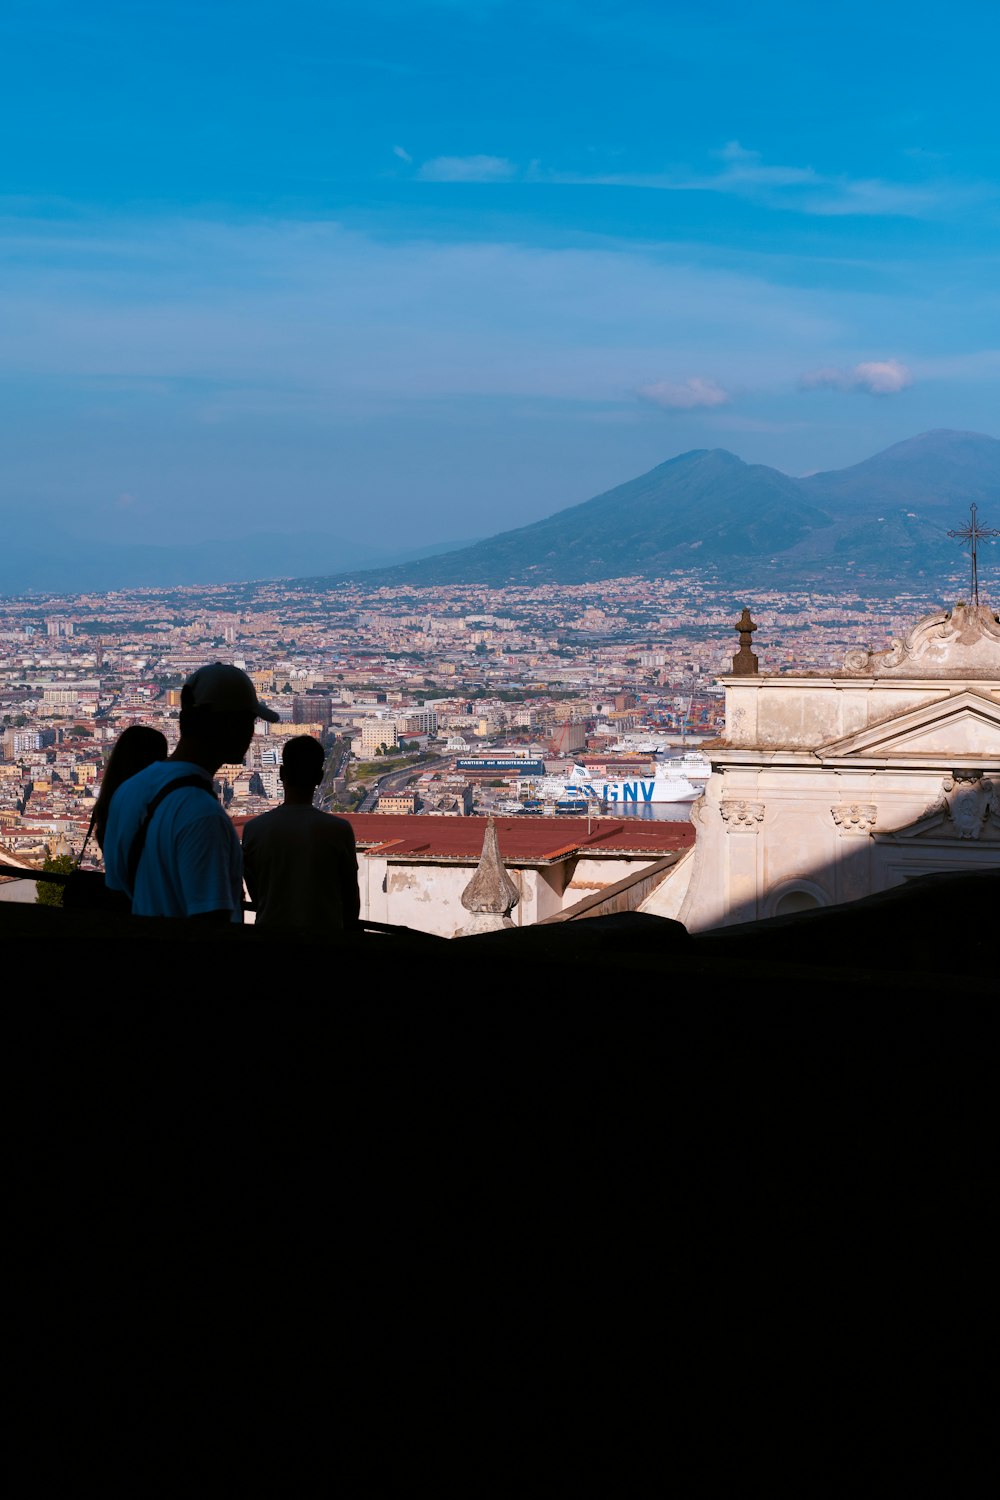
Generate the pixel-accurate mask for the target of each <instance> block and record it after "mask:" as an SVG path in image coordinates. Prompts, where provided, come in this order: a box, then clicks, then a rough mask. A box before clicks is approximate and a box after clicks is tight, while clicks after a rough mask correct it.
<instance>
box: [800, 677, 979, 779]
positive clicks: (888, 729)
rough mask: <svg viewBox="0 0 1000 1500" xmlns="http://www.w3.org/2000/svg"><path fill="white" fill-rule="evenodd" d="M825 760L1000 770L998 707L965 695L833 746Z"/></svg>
mask: <svg viewBox="0 0 1000 1500" xmlns="http://www.w3.org/2000/svg"><path fill="white" fill-rule="evenodd" d="M817 753H818V754H819V756H820V758H821V759H822V760H833V759H840V758H843V757H853V756H857V757H858V758H859V759H860V758H863V757H866V756H878V757H880V758H881V757H882V756H886V757H893V758H895V757H898V758H899V759H901V760H902V759H905V758H907V757H914V758H924V759H927V758H933V759H936V760H941V761H944V762H945V763H949V762H954V763H955V764H956V765H959V764H963V763H965V764H969V763H970V762H976V761H978V762H981V763H982V769H983V770H987V769H990V768H992V767H993V766H996V767H998V768H1000V701H998V700H997V699H994V698H985V697H983V696H982V695H981V694H979V693H974V692H971V691H968V690H966V691H964V692H960V693H953V694H952V695H950V696H949V697H947V698H939V699H937V700H936V701H935V702H933V703H927V704H924V705H923V706H922V707H921V708H915V709H911V711H910V712H909V713H905V714H900V715H899V716H898V717H896V718H894V719H887V720H885V721H884V722H883V723H881V724H875V725H872V726H871V727H869V728H868V729H863V730H861V731H860V732H859V733H858V734H852V735H847V736H845V737H844V738H843V739H839V740H832V741H829V742H828V743H827V744H825V745H823V746H821V747H820V749H819V750H818V752H817Z"/></svg>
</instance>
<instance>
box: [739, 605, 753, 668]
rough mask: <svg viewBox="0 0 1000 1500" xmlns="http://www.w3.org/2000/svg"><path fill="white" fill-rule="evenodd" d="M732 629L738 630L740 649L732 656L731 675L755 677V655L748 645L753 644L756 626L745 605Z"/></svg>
mask: <svg viewBox="0 0 1000 1500" xmlns="http://www.w3.org/2000/svg"><path fill="white" fill-rule="evenodd" d="M733 629H734V630H738V631H739V633H740V649H739V650H738V651H737V653H736V655H735V656H734V657H733V676H734V677H756V676H757V658H756V656H754V654H753V652H752V651H751V649H750V647H751V646H752V644H753V632H754V631H755V630H756V629H757V627H756V625H755V624H754V622H753V620H751V618H750V611H749V609H747V607H746V605H744V606H743V613H742V614H741V615H740V617H739V619H738V620H737V621H736V624H735V625H734V626H733Z"/></svg>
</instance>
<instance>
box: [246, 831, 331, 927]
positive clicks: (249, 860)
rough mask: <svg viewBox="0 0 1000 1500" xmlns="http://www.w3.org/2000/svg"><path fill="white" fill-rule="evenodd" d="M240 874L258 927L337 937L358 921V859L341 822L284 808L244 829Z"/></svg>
mask: <svg viewBox="0 0 1000 1500" xmlns="http://www.w3.org/2000/svg"><path fill="white" fill-rule="evenodd" d="M243 868H244V870H245V872H246V879H247V890H248V891H249V892H250V898H251V900H252V901H253V902H254V904H255V906H256V908H257V921H258V922H260V923H267V924H270V923H275V924H281V925H282V926H285V927H322V928H326V929H327V930H328V931H329V930H334V931H340V930H341V929H343V928H344V927H347V926H350V925H353V923H354V922H355V921H356V920H357V916H358V905H359V896H358V857H357V853H356V851H355V845H354V830H353V828H352V827H351V825H350V823H348V822H347V821H346V819H344V818H335V817H332V816H331V815H330V813H324V812H320V810H319V808H316V807H301V806H298V805H296V804H294V803H288V802H286V803H283V804H282V806H281V807H276V808H275V809H274V812H269V813H262V814H261V816H260V817H259V818H251V819H250V822H249V823H247V825H246V826H245V828H244V829H243Z"/></svg>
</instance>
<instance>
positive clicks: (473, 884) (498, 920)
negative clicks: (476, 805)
mask: <svg viewBox="0 0 1000 1500" xmlns="http://www.w3.org/2000/svg"><path fill="white" fill-rule="evenodd" d="M519 899H520V898H519V897H518V894H517V886H516V885H515V884H514V882H513V881H512V880H511V878H510V876H509V875H508V874H507V871H506V869H505V868H504V862H503V859H502V857H501V854H500V845H499V843H498V842H497V827H496V823H495V822H494V820H493V818H492V816H491V817H489V818H487V820H486V833H485V835H484V837H483V852H482V854H481V855H480V856H479V864H478V865H477V866H476V873H475V874H474V875H473V877H472V879H471V880H470V881H469V883H468V885H467V886H466V887H465V890H464V891H463V892H462V905H463V906H464V907H465V909H466V911H467V912H471V913H472V920H471V921H470V922H468V923H467V924H466V926H465V927H463V928H462V933H463V935H467V934H471V933H474V932H499V931H501V929H503V928H504V927H513V926H514V923H513V922H512V921H511V919H510V914H511V912H512V910H513V909H514V907H515V906H516V905H517V903H518V900H519Z"/></svg>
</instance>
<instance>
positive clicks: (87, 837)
mask: <svg viewBox="0 0 1000 1500" xmlns="http://www.w3.org/2000/svg"><path fill="white" fill-rule="evenodd" d="M96 822H97V808H96V807H95V808H94V811H93V812H92V813H91V815H90V822H89V823H88V824H87V832H86V833H85V834H84V836H83V843H82V844H81V845H80V852H79V854H78V855H77V856H76V864H75V865H74V866H73V868H74V870H78V869H79V868H80V866H81V865H82V864H83V856H84V855H85V854H86V852H87V845H88V844H89V843H90V835H91V834H92V833H93V831H94V824H95V823H96Z"/></svg>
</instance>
